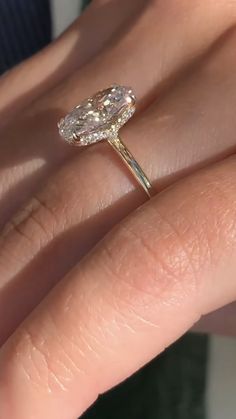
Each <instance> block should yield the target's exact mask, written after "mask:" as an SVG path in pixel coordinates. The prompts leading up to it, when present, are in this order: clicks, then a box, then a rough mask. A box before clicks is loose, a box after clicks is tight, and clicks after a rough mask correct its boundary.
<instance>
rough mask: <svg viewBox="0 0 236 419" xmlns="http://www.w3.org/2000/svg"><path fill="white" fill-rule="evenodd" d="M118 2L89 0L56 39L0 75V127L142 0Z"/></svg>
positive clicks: (87, 55)
mask: <svg viewBox="0 0 236 419" xmlns="http://www.w3.org/2000/svg"><path fill="white" fill-rule="evenodd" d="M122 3H123V5H122V7H118V1H117V0H110V1H104V0H97V1H93V2H92V4H91V5H90V7H88V8H87V9H86V11H85V12H84V13H83V14H82V15H81V17H79V18H78V19H76V21H75V22H74V23H73V24H72V25H71V26H70V27H69V28H68V29H67V30H66V31H65V32H64V33H63V34H62V35H61V36H60V37H59V38H58V39H56V40H55V41H54V42H52V43H51V44H50V45H49V46H48V47H47V48H44V49H43V50H42V51H40V52H39V53H38V54H36V55H34V56H33V57H32V58H30V59H28V60H26V61H24V62H23V63H21V64H20V65H18V66H17V67H14V69H13V70H11V71H9V72H8V73H6V74H5V75H4V76H3V77H1V79H0V96H1V103H0V115H1V123H0V125H1V126H3V125H5V124H6V122H8V123H9V120H12V118H13V117H14V116H15V115H16V114H17V113H18V112H19V111H20V110H22V108H23V107H26V106H27V105H29V103H30V102H32V101H33V100H35V99H36V98H37V97H39V96H42V95H43V94H44V93H45V92H47V91H48V90H50V89H52V88H53V87H54V86H56V85H57V84H58V83H60V82H61V81H62V80H63V79H64V78H65V77H68V76H69V74H71V73H72V72H73V71H74V70H75V69H78V68H79V67H81V66H82V65H84V64H85V63H86V62H87V61H88V60H89V59H91V57H92V56H93V55H95V54H97V53H98V52H99V51H100V50H101V48H102V47H103V46H104V44H105V43H106V42H107V40H108V39H109V38H110V37H111V36H112V35H114V33H115V32H116V31H117V30H118V28H119V26H120V25H122V24H124V23H125V21H126V19H128V18H129V17H130V15H132V14H133V13H135V12H137V11H138V9H139V8H140V6H141V5H142V3H143V0H138V1H137V0H136V1H131V2H124V1H123V2H122ZM119 6H120V1H119ZM98 33H99V36H97V34H98Z"/></svg>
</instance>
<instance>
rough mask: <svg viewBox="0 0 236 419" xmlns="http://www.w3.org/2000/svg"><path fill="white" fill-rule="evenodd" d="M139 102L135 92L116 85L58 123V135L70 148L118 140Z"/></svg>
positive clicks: (83, 104)
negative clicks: (107, 140)
mask: <svg viewBox="0 0 236 419" xmlns="http://www.w3.org/2000/svg"><path fill="white" fill-rule="evenodd" d="M135 103H136V98H135V95H134V93H133V91H132V89H130V88H128V87H124V86H119V85H114V86H111V87H109V88H108V89H105V90H102V91H100V92H98V93H96V94H95V95H94V96H92V97H90V98H88V99H85V100H84V101H83V102H82V103H81V104H80V105H78V106H76V107H75V108H74V109H73V110H72V111H71V112H70V113H69V114H68V115H66V116H65V118H62V119H61V120H60V121H59V123H58V128H59V133H60V135H61V136H62V138H63V139H64V140H65V141H67V142H68V143H70V144H73V145H78V146H85V145H89V144H93V143H96V142H98V141H101V140H105V139H115V138H117V136H118V131H119V130H120V128H121V127H122V126H123V125H125V124H126V122H127V121H128V120H129V119H130V118H131V117H132V116H133V114H134V112H135Z"/></svg>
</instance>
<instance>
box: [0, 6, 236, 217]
mask: <svg viewBox="0 0 236 419" xmlns="http://www.w3.org/2000/svg"><path fill="white" fill-rule="evenodd" d="M235 14H236V5H235V3H234V2H228V1H225V2H222V1H219V2H212V1H211V0H207V1H205V0H204V1H202V0H201V1H197V2H189V1H187V0H181V1H178V2H171V1H166V0H162V1H156V0H155V1H150V2H147V3H146V7H145V9H144V10H143V13H142V14H140V15H138V16H135V19H134V20H133V21H132V24H131V25H129V27H128V30H126V31H125V30H123V31H122V33H119V35H117V36H115V37H114V38H113V40H112V41H111V42H109V43H108V44H107V46H106V48H105V50H103V52H102V53H101V54H99V55H98V56H97V57H96V58H95V59H94V60H92V61H90V63H89V64H87V65H86V66H84V67H83V69H80V70H79V71H75V72H74V73H73V75H72V76H71V77H68V80H67V81H66V82H64V83H62V84H61V85H60V87H58V88H57V89H55V90H54V91H53V92H50V93H49V94H48V95H46V96H44V98H43V99H42V100H40V101H38V102H37V103H36V104H35V105H34V106H32V107H31V109H30V110H29V111H27V112H26V113H24V115H22V117H21V119H20V120H18V121H14V125H13V126H12V127H8V129H7V130H6V131H5V132H4V133H3V134H2V141H1V147H2V148H1V155H0V165H1V167H2V169H1V171H0V175H1V178H4V182H2V187H1V191H0V198H2V197H4V196H5V197H6V196H7V199H6V202H7V205H8V209H9V211H10V209H11V210H15V209H16V208H17V207H19V205H21V204H22V202H23V200H24V199H25V198H26V197H27V196H29V195H30V194H32V192H33V190H34V188H35V187H36V186H38V184H39V182H40V181H41V182H42V181H43V180H44V179H45V178H47V176H48V174H49V173H50V172H51V171H53V170H55V168H56V167H57V166H58V165H59V164H61V163H62V162H64V161H65V159H66V158H68V154H69V153H70V152H71V149H70V148H68V147H65V146H64V145H63V144H62V142H61V145H60V143H59V142H58V133H57V127H56V124H57V121H58V119H59V118H60V116H62V115H64V114H65V113H66V112H67V111H68V110H69V109H70V108H71V107H72V106H74V105H75V104H78V102H80V100H82V99H83V98H85V97H87V96H88V95H90V94H92V93H94V92H96V91H97V90H98V89H100V88H104V87H106V86H107V85H109V84H112V83H114V82H117V83H121V84H125V85H129V84H130V85H132V86H133V87H134V89H135V91H136V93H137V95H138V99H139V101H138V103H139V104H140V105H139V106H140V108H143V107H144V106H146V105H147V103H149V102H150V101H152V99H153V97H155V95H156V94H157V92H158V94H159V95H160V91H161V90H163V89H166V88H167V86H170V84H173V79H175V78H176V77H177V74H179V72H180V71H183V69H184V68H186V66H187V65H189V63H190V62H191V63H192V62H193V61H194V60H196V58H197V57H199V56H201V55H202V54H203V53H204V52H206V51H207V50H208V49H209V46H210V45H212V43H214V41H215V40H216V39H217V38H218V37H220V36H221V35H222V34H223V33H224V32H225V31H227V30H228V29H229V27H230V26H231V25H232V24H233V22H235ZM199 22H201V32H200V33H199V31H197V28H198V26H199ZM157 23H158V24H157ZM196 33H197V36H196ZM147 45H148V48H147ZM137 63H138V64H137ZM147 69H148V71H147ZM144 74H145V77H143V75H144ZM69 150H70V151H69ZM29 178H30V181H29ZM2 209H3V210H5V209H6V207H5V206H4V205H2ZM9 216H10V215H9Z"/></svg>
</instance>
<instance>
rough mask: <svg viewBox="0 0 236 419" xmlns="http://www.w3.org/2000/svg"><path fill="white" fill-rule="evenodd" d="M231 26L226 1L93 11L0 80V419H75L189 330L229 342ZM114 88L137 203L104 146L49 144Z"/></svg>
mask: <svg viewBox="0 0 236 419" xmlns="http://www.w3.org/2000/svg"><path fill="white" fill-rule="evenodd" d="M127 3H128V4H127ZM114 21H115V22H116V23H115V24H111V22H114ZM107 22H108V24H106V23H107ZM235 22H236V2H234V1H226V0H224V1H223V0H220V1H216V0H214V1H212V0H204V1H203V0H197V1H196V0H194V1H189V0H188V1H187V0H178V1H171V0H168V1H166V0H159V1H157V0H153V1H148V2H147V1H139V2H137V1H135V2H125V1H119V7H118V0H117V1H115V0H113V1H112V0H109V1H108V0H106V1H94V2H93V3H92V5H91V6H90V7H89V8H88V9H87V11H86V13H85V14H84V15H82V17H81V18H79V19H78V20H77V21H76V22H75V23H74V24H73V25H72V26H71V27H70V28H68V30H67V31H66V32H65V33H64V34H63V35H62V36H61V37H60V38H59V40H56V41H55V42H54V43H52V44H51V45H50V46H49V47H48V48H46V49H45V50H44V51H43V52H40V53H39V54H38V55H36V56H34V57H33V58H31V59H30V60H28V61H26V62H25V63H22V64H21V65H20V66H18V67H16V68H15V69H13V70H12V71H10V72H9V73H7V74H6V75H4V77H3V78H2V79H0V96H1V105H0V115H1V118H0V121H1V122H0V125H1V131H0V134H1V137H0V144H1V153H0V200H1V206H0V225H1V227H2V233H1V236H0V285H1V287H0V315H1V318H3V319H4V322H2V323H1V325H0V339H1V350H0V370H1V376H0V416H1V417H4V418H5V417H6V418H11V417H14V418H15V419H31V418H34V419H39V418H42V417H43V418H45V419H47V418H48V419H49V418H50V419H54V418H55V419H58V418H60V419H68V418H76V417H78V416H79V415H80V414H82V412H83V411H84V410H86V408H87V407H88V406H89V405H90V404H91V403H92V402H93V401H94V400H95V399H96V397H97V396H98V394H100V393H102V392H104V391H105V390H107V389H109V388H111V387H112V386H114V385H115V384H117V383H118V382H120V381H122V380H123V379H125V378H126V377H127V376H129V375H131V374H132V373H133V372H135V371H136V370H137V369H139V368H140V367H141V366H142V365H144V364H145V363H146V362H148V361H149V360H150V359H152V358H153V357H154V356H156V355H157V354H158V353H160V352H161V351H163V350H164V349H165V347H167V346H168V345H170V344H171V343H172V342H174V341H175V340H176V339H177V338H179V337H180V336H181V335H182V334H184V333H185V332H186V331H187V330H189V329H191V328H192V327H195V328H196V329H198V330H199V329H200V330H208V331H209V330H214V331H220V332H221V333H226V334H235V329H234V324H235V318H236V315H235V308H234V304H233V302H234V301H235V297H236V285H235V274H236V222H235V220H236V186H235V184H236V182H235V177H236V170H235V169H236V160H235V156H234V152H235V104H236V90H235V85H236V80H235V78H236V76H235V72H234V71H233V69H234V68H235V64H236V59H235V40H236V32H235V29H234V26H235ZM91 27H92V28H93V30H92V31H91ZM88 33H89V39H88V40H87V44H86V48H85V46H84V39H85V38H86V34H88ZM114 82H115V83H120V84H124V85H131V86H132V87H133V89H134V90H135V92H136V95H137V98H138V111H137V114H136V117H135V118H133V119H132V120H131V121H130V122H129V123H128V124H127V125H126V127H125V128H123V129H122V132H121V135H122V138H123V139H124V141H125V143H126V144H127V146H128V147H129V148H130V150H132V153H133V154H134V155H135V157H136V159H137V161H138V162H139V163H140V164H141V165H142V167H143V168H144V170H145V172H146V173H147V175H148V176H149V178H150V179H151V181H152V182H153V184H154V186H155V188H156V191H157V195H156V196H155V197H154V198H153V199H152V200H150V201H148V202H146V197H145V194H144V193H143V191H142V190H140V188H139V187H138V185H137V184H136V183H135V181H134V180H133V179H132V176H130V174H129V173H127V170H126V168H125V167H124V166H123V165H122V163H121V162H120V161H119V159H118V158H117V156H116V155H115V153H114V152H113V150H112V149H111V148H109V145H108V144H107V143H106V142H103V143H99V144H96V145H94V146H91V147H88V148H81V149H77V148H73V147H69V146H68V145H66V144H64V143H63V141H62V140H61V139H60V138H59V136H58V132H57V121H58V119H59V118H60V117H61V116H64V115H65V114H66V113H67V112H68V111H70V109H71V108H72V107H73V106H75V105H77V104H78V103H79V102H80V101H81V100H82V99H84V98H86V97H87V96H89V95H91V94H93V93H94V92H96V91H97V90H99V89H101V88H105V87H107V86H109V85H111V84H112V83H114ZM229 304H231V306H230V307H229V306H228V305H229ZM216 310H217V311H216ZM207 315H209V316H208V317H206V316H207ZM222 319H223V321H222ZM199 320H200V322H199ZM25 400H27V403H26V402H25Z"/></svg>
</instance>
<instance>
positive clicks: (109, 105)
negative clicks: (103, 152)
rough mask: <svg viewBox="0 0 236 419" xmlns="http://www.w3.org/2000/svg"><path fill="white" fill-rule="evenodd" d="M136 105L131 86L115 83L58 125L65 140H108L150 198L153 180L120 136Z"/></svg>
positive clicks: (86, 142)
mask: <svg viewBox="0 0 236 419" xmlns="http://www.w3.org/2000/svg"><path fill="white" fill-rule="evenodd" d="M135 105H136V98H135V95H134V93H133V91H132V90H131V89H130V88H127V87H124V86H119V85H113V86H112V87H110V88H108V89H105V90H102V91H99V92H98V93H96V94H95V95H94V96H92V97H90V98H88V99H86V100H84V101H83V102H82V103H81V104H80V105H78V106H76V107H75V108H74V109H73V110H72V111H71V112H70V113H69V114H68V115H66V116H65V118H62V119H61V120H60V121H59V123H58V128H59V133H60V135H61V136H62V137H63V139H64V140H65V141H67V142H68V143H69V144H72V145H75V146H87V145H91V144H94V143H97V142H99V141H101V140H107V141H108V143H109V144H110V145H111V146H112V148H113V149H114V150H115V151H116V152H117V153H118V155H119V156H120V157H121V159H122V160H123V161H124V162H125V164H126V165H127V167H128V168H129V170H130V171H131V173H132V174H133V176H134V177H135V179H136V180H137V181H138V183H139V184H140V185H141V186H142V188H143V189H144V191H145V192H146V194H147V196H148V197H149V198H151V197H152V196H153V195H154V194H155V190H154V188H153V186H152V184H151V182H150V180H149V179H148V177H147V176H146V174H145V173H144V171H143V170H142V168H141V167H140V165H139V164H138V163H137V161H136V160H135V158H134V156H133V155H132V154H131V152H130V151H129V150H128V149H127V147H126V146H125V144H124V143H123V142H122V141H121V139H120V137H119V130H120V129H121V127H122V126H123V125H125V124H126V123H127V122H128V120H129V119H130V118H131V117H132V116H133V114H134V112H135Z"/></svg>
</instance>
